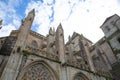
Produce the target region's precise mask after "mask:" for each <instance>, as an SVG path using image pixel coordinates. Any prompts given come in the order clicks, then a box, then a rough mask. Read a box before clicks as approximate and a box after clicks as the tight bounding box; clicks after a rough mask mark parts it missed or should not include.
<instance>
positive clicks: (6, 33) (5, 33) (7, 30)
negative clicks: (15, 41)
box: [0, 24, 15, 37]
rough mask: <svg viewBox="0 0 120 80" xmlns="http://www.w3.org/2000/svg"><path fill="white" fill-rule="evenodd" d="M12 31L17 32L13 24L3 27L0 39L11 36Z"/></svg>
mask: <svg viewBox="0 0 120 80" xmlns="http://www.w3.org/2000/svg"><path fill="white" fill-rule="evenodd" d="M12 30H15V27H14V26H13V25H12V24H9V25H6V26H3V27H2V29H0V37H4V36H9V34H10V32H11V31H12Z"/></svg>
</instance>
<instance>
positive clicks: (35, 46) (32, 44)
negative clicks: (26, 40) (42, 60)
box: [31, 40, 38, 48]
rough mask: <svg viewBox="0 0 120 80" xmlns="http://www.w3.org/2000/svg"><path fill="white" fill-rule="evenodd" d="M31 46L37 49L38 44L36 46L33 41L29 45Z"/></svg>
mask: <svg viewBox="0 0 120 80" xmlns="http://www.w3.org/2000/svg"><path fill="white" fill-rule="evenodd" d="M31 46H32V47H33V48H37V47H38V44H37V42H36V41H35V40H33V41H32V43H31Z"/></svg>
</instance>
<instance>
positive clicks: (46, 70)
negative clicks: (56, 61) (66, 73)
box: [17, 61, 58, 80]
mask: <svg viewBox="0 0 120 80" xmlns="http://www.w3.org/2000/svg"><path fill="white" fill-rule="evenodd" d="M17 80H58V77H57V75H56V73H55V72H54V71H53V70H52V69H51V68H50V67H49V66H48V65H47V64H46V63H45V62H44V61H35V62H33V63H31V64H29V65H28V66H26V67H25V68H24V69H23V71H21V73H20V75H19V76H18V79H17Z"/></svg>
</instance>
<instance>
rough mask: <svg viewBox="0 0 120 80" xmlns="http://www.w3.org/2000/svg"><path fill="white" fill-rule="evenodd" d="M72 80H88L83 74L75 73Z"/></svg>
mask: <svg viewBox="0 0 120 80" xmlns="http://www.w3.org/2000/svg"><path fill="white" fill-rule="evenodd" d="M74 80H89V79H88V78H87V77H86V76H85V75H84V74H82V73H77V74H76V75H75V77H74Z"/></svg>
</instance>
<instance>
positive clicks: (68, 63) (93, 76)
mask: <svg viewBox="0 0 120 80" xmlns="http://www.w3.org/2000/svg"><path fill="white" fill-rule="evenodd" d="M34 16H35V12H34V10H32V11H30V12H29V13H28V16H27V17H26V18H25V19H23V20H22V23H21V26H20V29H19V30H13V31H12V32H11V34H10V36H8V37H4V38H0V80H112V79H113V76H112V74H111V73H110V70H112V64H114V63H116V62H117V59H116V57H115V55H114V54H113V50H112V49H111V46H110V44H112V43H110V44H109V43H108V39H107V37H108V36H110V35H111V34H112V33H111V34H110V35H109V34H108V33H105V34H107V36H106V37H103V38H102V39H101V40H99V41H98V42H97V43H95V44H93V43H92V42H91V41H90V40H88V39H87V38H85V37H84V36H83V35H82V34H78V33H76V32H74V33H73V35H72V37H69V40H68V42H67V43H66V44H65V43H64V30H63V28H62V25H61V24H59V25H58V28H57V30H55V29H52V28H50V30H49V34H48V35H47V36H43V35H41V34H39V33H36V32H34V31H31V30H30V28H31V26H32V22H33V20H34ZM115 19H116V18H115ZM117 19H118V18H117ZM117 25H119V23H117ZM110 40H112V38H110ZM118 47H119V45H118Z"/></svg>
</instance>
